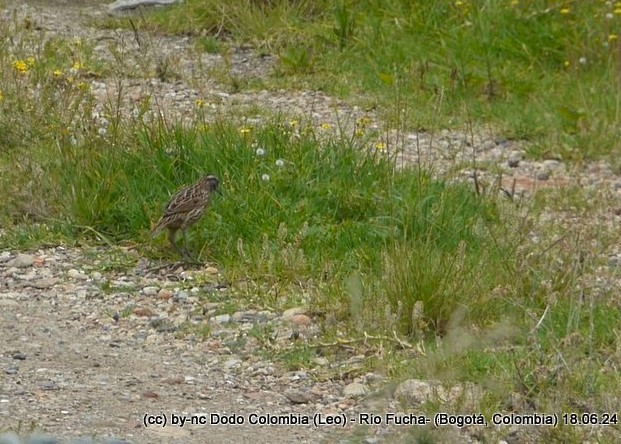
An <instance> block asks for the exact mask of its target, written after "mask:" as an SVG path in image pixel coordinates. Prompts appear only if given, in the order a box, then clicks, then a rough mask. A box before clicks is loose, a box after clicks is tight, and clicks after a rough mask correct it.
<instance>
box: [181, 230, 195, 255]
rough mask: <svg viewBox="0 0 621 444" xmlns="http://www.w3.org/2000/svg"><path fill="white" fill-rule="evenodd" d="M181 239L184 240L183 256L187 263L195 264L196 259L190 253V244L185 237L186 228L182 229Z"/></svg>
mask: <svg viewBox="0 0 621 444" xmlns="http://www.w3.org/2000/svg"><path fill="white" fill-rule="evenodd" d="M181 238H182V239H183V249H182V252H181V255H182V256H183V258H184V259H185V260H186V261H188V262H193V261H194V258H193V257H192V256H191V255H190V252H189V251H188V243H187V240H186V237H185V228H182V229H181Z"/></svg>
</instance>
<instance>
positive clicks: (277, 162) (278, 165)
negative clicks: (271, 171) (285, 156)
mask: <svg viewBox="0 0 621 444" xmlns="http://www.w3.org/2000/svg"><path fill="white" fill-rule="evenodd" d="M284 165H285V161H284V160H282V159H278V160H277V161H276V166H277V167H283V166H284Z"/></svg>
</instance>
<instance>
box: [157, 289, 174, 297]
mask: <svg viewBox="0 0 621 444" xmlns="http://www.w3.org/2000/svg"><path fill="white" fill-rule="evenodd" d="M172 295H173V292H172V291H171V290H168V289H167V288H162V289H161V290H160V291H158V292H157V297H158V298H159V299H170V298H171V297H172Z"/></svg>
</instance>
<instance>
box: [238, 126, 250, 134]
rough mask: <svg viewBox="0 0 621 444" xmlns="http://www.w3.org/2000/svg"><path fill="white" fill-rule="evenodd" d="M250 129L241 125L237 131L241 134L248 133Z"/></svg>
mask: <svg viewBox="0 0 621 444" xmlns="http://www.w3.org/2000/svg"><path fill="white" fill-rule="evenodd" d="M251 130H252V128H250V127H248V126H242V127H241V128H240V129H239V132H240V133H242V134H248V133H249V132H250V131H251Z"/></svg>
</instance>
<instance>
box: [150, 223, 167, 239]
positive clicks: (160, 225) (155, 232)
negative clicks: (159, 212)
mask: <svg viewBox="0 0 621 444" xmlns="http://www.w3.org/2000/svg"><path fill="white" fill-rule="evenodd" d="M163 228H164V224H163V223H162V219H160V220H159V221H158V222H157V223H156V224H155V226H154V227H153V228H152V229H151V238H154V237H155V236H157V235H158V234H159V233H160V231H162V229H163Z"/></svg>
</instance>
